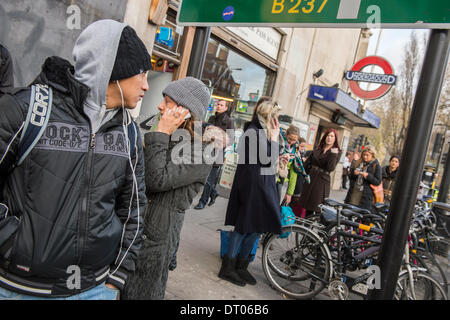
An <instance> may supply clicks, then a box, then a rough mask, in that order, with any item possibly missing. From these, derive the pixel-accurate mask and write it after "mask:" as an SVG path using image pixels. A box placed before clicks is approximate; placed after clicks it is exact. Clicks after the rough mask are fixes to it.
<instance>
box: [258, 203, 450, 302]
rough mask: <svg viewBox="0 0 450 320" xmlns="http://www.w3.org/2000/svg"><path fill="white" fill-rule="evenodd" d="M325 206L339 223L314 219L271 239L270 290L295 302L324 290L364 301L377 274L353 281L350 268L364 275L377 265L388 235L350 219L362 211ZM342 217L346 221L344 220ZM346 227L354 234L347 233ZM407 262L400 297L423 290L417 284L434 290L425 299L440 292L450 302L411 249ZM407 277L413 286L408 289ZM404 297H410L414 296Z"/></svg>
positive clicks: (267, 256)
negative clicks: (413, 258)
mask: <svg viewBox="0 0 450 320" xmlns="http://www.w3.org/2000/svg"><path fill="white" fill-rule="evenodd" d="M325 203H326V204H327V205H329V206H331V207H335V208H336V216H335V220H333V219H330V220H331V223H329V225H328V226H326V225H324V224H321V223H319V222H317V221H314V220H313V221H311V220H306V219H301V218H297V219H296V223H295V224H294V225H290V226H285V227H283V228H282V233H284V232H289V236H288V237H287V238H285V239H280V238H279V237H278V236H277V235H270V236H268V237H267V238H266V241H265V243H264V245H263V258H262V263H263V271H264V274H265V275H266V277H267V279H268V280H269V283H270V284H271V286H273V287H274V288H275V289H276V290H278V291H280V292H282V293H284V294H285V295H287V296H289V297H292V298H295V299H311V298H313V297H315V296H316V295H317V294H319V293H320V292H322V291H323V290H324V288H325V287H328V291H329V293H330V295H331V296H332V297H333V298H336V299H347V298H348V296H349V291H352V292H353V293H355V294H358V295H360V296H362V297H365V296H366V294H367V291H368V287H369V286H368V280H369V278H370V277H371V275H372V274H371V273H365V274H363V275H362V276H358V277H353V276H351V275H350V274H348V273H347V269H350V270H351V271H355V270H358V269H359V270H364V269H366V268H368V267H369V266H370V265H371V264H372V260H373V259H376V256H377V253H378V250H379V245H380V244H381V236H382V234H383V230H382V229H379V228H376V227H373V226H370V225H364V224H361V223H358V222H355V221H351V220H348V219H354V218H361V216H360V214H359V213H357V212H352V211H351V210H348V209H347V211H344V209H343V208H344V207H347V208H351V207H349V206H348V205H345V204H342V203H339V202H337V201H334V200H331V199H326V200H325ZM324 211H325V210H324ZM342 213H344V214H343V215H344V216H345V217H346V218H347V219H341V215H342ZM322 217H323V215H322ZM329 222H330V221H329ZM330 226H331V228H330ZM344 227H346V228H350V229H349V230H344ZM353 229H358V230H363V231H364V232H365V233H364V234H363V235H361V234H359V235H358V234H355V233H354V232H353ZM269 248H271V249H269ZM407 257H408V261H407V262H405V263H404V268H406V269H405V270H406V272H407V275H405V274H406V273H405V271H402V272H401V273H400V275H399V281H400V282H399V283H400V284H399V288H400V289H401V290H400V289H399V288H397V290H396V292H397V296H398V297H399V298H401V297H402V295H399V292H401V291H402V290H403V289H405V290H409V291H411V290H413V292H414V288H416V287H418V285H417V284H416V285H414V284H415V281H416V282H417V281H418V280H420V281H419V282H417V283H418V284H420V287H421V288H422V289H423V290H422V291H424V290H425V289H429V288H431V290H432V291H431V292H432V293H433V294H431V295H430V294H426V295H424V296H423V298H427V297H430V296H431V297H433V298H437V294H436V293H440V297H441V298H444V299H446V298H447V296H446V292H444V289H442V286H440V284H439V283H438V281H436V280H435V279H434V278H433V277H432V276H431V275H429V274H427V273H426V272H425V269H421V268H416V267H411V265H410V264H409V248H408V252H407ZM405 278H407V279H408V281H409V282H408V283H409V285H405V283H404V279H405ZM424 279H425V280H424ZM429 291H430V290H428V291H427V292H429ZM414 294H415V293H414ZM405 296H407V297H409V296H411V294H406V295H405ZM412 297H413V298H415V297H416V296H415V295H412Z"/></svg>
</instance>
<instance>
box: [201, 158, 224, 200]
mask: <svg viewBox="0 0 450 320" xmlns="http://www.w3.org/2000/svg"><path fill="white" fill-rule="evenodd" d="M219 170H220V167H214V166H213V167H212V169H211V171H210V172H209V175H208V178H207V179H206V183H205V187H204V188H203V193H202V197H201V198H200V202H202V203H203V204H207V203H208V201H209V197H211V198H212V197H216V196H217V191H216V189H215V188H214V186H215V183H216V178H217V174H218V173H219Z"/></svg>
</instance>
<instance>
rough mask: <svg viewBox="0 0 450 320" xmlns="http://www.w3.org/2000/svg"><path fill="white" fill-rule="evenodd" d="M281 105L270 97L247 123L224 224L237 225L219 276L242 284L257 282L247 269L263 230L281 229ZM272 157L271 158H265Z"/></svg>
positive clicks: (259, 106) (240, 144)
mask: <svg viewBox="0 0 450 320" xmlns="http://www.w3.org/2000/svg"><path fill="white" fill-rule="evenodd" d="M280 110H281V107H280V106H279V105H278V104H277V103H276V102H273V101H271V100H268V101H264V102H262V103H261V104H259V105H258V108H257V111H256V113H255V114H254V117H253V119H252V121H251V122H247V123H246V124H245V125H244V134H243V135H242V136H241V140H240V142H239V146H238V149H239V152H238V154H239V163H238V165H237V168H236V174H235V176H234V181H233V185H232V187H231V193H230V200H229V201H228V207H227V213H226V218H225V225H230V226H234V231H233V232H232V233H231V234H230V240H229V245H228V250H227V252H226V253H225V255H224V256H223V260H222V266H221V268H220V271H219V274H218V276H219V278H221V279H224V280H226V281H229V282H231V283H233V284H236V285H239V286H245V285H246V284H250V285H254V284H256V279H255V278H254V277H253V276H252V275H251V274H250V272H249V271H248V266H249V264H250V261H251V256H250V253H251V251H252V249H253V247H254V245H255V241H256V240H257V239H258V238H259V237H260V235H261V234H262V233H265V232H271V233H275V234H280V233H281V221H280V215H281V209H280V200H279V197H278V192H277V187H276V178H275V173H276V171H277V170H276V167H277V161H278V157H279V150H280V149H279V141H278V138H279V134H280V124H279V122H278V113H279V111H280ZM266 160H269V161H266Z"/></svg>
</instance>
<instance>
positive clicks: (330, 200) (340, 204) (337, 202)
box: [323, 198, 345, 207]
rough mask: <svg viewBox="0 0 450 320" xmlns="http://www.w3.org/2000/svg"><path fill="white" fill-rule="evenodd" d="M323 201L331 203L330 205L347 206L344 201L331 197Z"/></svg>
mask: <svg viewBox="0 0 450 320" xmlns="http://www.w3.org/2000/svg"><path fill="white" fill-rule="evenodd" d="M323 202H324V203H325V204H327V205H329V206H330V207H339V206H341V207H343V206H345V205H344V204H343V203H341V202H339V201H336V200H333V199H330V198H327V199H324V200H323Z"/></svg>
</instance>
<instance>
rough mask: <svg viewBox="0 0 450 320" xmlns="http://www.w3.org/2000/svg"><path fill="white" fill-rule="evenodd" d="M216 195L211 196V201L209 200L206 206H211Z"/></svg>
mask: <svg viewBox="0 0 450 320" xmlns="http://www.w3.org/2000/svg"><path fill="white" fill-rule="evenodd" d="M216 198H217V195H215V196H211V200H209V203H208V206H212V205H213V204H214V203H215V202H216Z"/></svg>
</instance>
